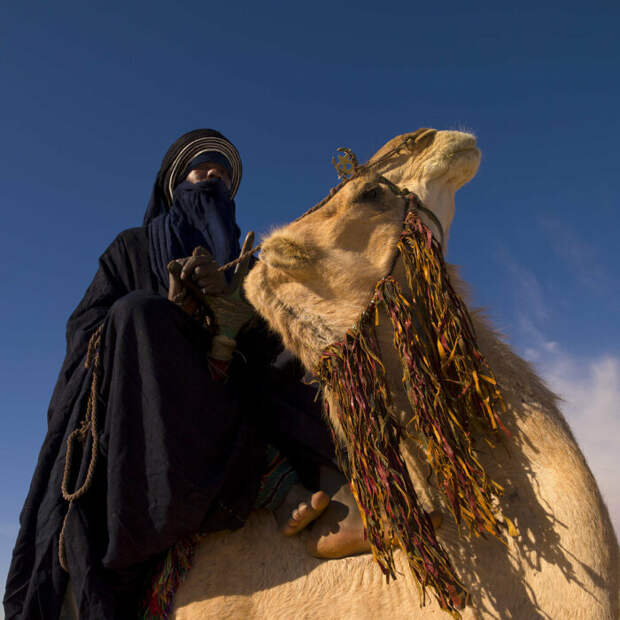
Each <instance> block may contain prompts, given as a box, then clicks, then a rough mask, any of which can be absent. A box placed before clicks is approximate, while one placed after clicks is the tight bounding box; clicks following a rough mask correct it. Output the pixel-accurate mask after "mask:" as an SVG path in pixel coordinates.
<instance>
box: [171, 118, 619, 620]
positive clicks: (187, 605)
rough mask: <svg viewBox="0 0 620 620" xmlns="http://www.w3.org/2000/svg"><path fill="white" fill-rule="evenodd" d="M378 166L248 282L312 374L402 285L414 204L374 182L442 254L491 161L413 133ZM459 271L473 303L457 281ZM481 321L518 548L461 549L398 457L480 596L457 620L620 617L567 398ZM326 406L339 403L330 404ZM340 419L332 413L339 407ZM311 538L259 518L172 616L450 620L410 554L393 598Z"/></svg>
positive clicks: (432, 493) (410, 462) (215, 551)
mask: <svg viewBox="0 0 620 620" xmlns="http://www.w3.org/2000/svg"><path fill="white" fill-rule="evenodd" d="M399 145H402V146H401V148H398V147H399ZM395 148H396V151H395V152H392V151H394V149H395ZM391 152H392V154H391V155H390V156H387V154H389V153H391ZM370 162H374V164H375V166H374V168H373V169H372V170H369V171H368V172H367V173H363V174H361V175H359V176H356V177H354V178H353V179H352V180H350V181H349V182H348V183H346V184H345V185H343V187H342V188H341V189H339V191H337V192H336V193H334V194H333V195H332V196H331V197H330V198H329V199H328V200H327V201H326V202H325V204H324V205H323V206H321V207H320V208H319V209H316V210H314V211H312V212H310V213H309V214H308V215H306V216H305V217H303V218H301V219H298V220H296V221H295V222H293V223H292V224H290V225H288V226H284V227H282V228H279V229H277V230H275V231H273V232H272V233H271V234H270V235H269V236H268V237H267V238H266V239H265V241H264V243H263V249H262V253H261V257H260V258H261V259H260V261H259V262H258V263H257V264H256V266H255V267H254V268H253V269H252V270H251V271H250V274H249V276H248V278H247V279H246V284H245V290H246V294H247V297H248V299H249V300H250V302H251V303H252V304H253V305H254V307H255V308H256V309H257V311H258V312H259V313H260V314H261V315H262V316H263V317H265V319H266V320H267V321H268V322H269V324H270V326H271V327H272V328H273V329H274V330H275V331H276V332H278V333H279V334H280V335H281V336H282V338H283V341H284V343H285V345H286V346H287V347H288V348H289V349H291V350H292V351H293V352H294V353H295V354H296V355H297V356H298V357H299V358H300V360H301V361H302V362H303V364H304V365H305V367H306V368H307V369H309V370H312V369H313V368H314V367H315V365H316V363H317V361H318V359H319V356H320V354H321V351H323V349H324V348H325V347H326V346H327V345H329V344H331V343H332V342H335V341H337V340H339V339H341V338H342V337H343V335H344V334H345V332H346V331H347V330H348V329H349V328H350V327H351V326H352V325H353V324H354V323H355V322H356V320H357V319H358V317H359V316H360V314H361V312H362V311H363V310H364V309H365V308H366V306H367V304H368V302H369V300H370V298H371V295H372V293H373V291H374V287H375V284H376V282H377V281H378V280H379V279H380V278H381V277H383V276H385V275H386V274H387V273H389V272H390V271H391V270H392V274H393V276H394V277H395V278H396V279H397V280H398V281H402V278H403V269H402V264H401V262H400V260H399V259H398V258H396V249H395V244H396V240H397V238H398V236H399V234H400V231H401V229H402V221H403V217H404V210H405V206H404V204H405V203H404V201H403V199H402V198H400V197H398V196H397V195H396V194H394V193H393V192H392V191H390V189H389V188H388V187H386V186H385V185H384V184H382V183H380V182H379V177H378V175H382V176H383V177H385V178H387V179H389V181H391V182H392V183H393V184H395V185H396V186H398V187H401V188H407V189H408V190H410V191H412V192H415V194H416V195H417V196H418V197H419V198H420V200H421V201H422V203H423V204H424V205H425V206H426V207H427V208H428V209H430V210H431V211H432V212H433V213H434V214H435V216H436V220H437V221H438V222H439V224H440V226H439V225H438V224H437V221H435V218H431V217H429V216H427V215H426V214H424V213H421V218H422V220H423V221H425V223H426V224H427V225H428V227H429V228H430V229H431V230H432V232H433V234H434V235H436V237H437V238H438V239H441V237H442V232H443V235H444V236H445V239H443V243H444V244H445V242H446V240H447V233H448V231H449V229H450V225H451V223H452V218H453V216H454V209H455V207H454V196H455V193H456V190H457V189H459V188H460V187H461V186H463V185H464V184H465V183H467V182H468V181H470V180H471V179H472V178H473V177H474V176H475V174H476V172H477V169H478V166H479V162H480V151H479V150H478V148H477V145H476V139H475V138H474V136H472V135H470V134H467V133H462V132H457V131H435V130H418V131H417V132H413V133H410V134H404V135H402V136H397V137H396V138H394V139H393V140H391V141H389V142H388V143H387V144H386V145H385V146H384V147H382V148H381V149H380V150H379V151H378V152H377V153H376V154H375V155H374V156H373V158H371V160H370ZM440 228H441V229H443V230H440ZM395 258H396V262H394V261H395ZM449 272H450V278H451V281H452V283H453V285H454V286H455V287H456V288H457V289H458V290H459V291H460V292H461V294H462V295H466V287H465V285H464V283H463V282H462V281H461V280H460V279H459V277H458V274H457V271H456V268H454V267H450V268H449ZM385 318H386V317H385V316H381V318H380V323H379V327H378V328H377V336H378V340H379V344H380V348H381V351H382V353H383V355H384V357H383V361H384V364H385V365H386V368H387V370H388V379H389V389H390V392H391V395H392V401H393V403H394V411H393V416H394V419H395V420H397V421H400V420H402V416H403V415H404V413H403V412H404V409H405V405H404V394H403V388H402V385H401V382H400V377H401V372H400V371H399V367H398V364H399V362H398V360H397V357H396V353H395V351H394V349H393V345H392V335H391V326H390V323H389V321H387V320H385ZM472 320H473V324H474V328H475V331H476V335H477V340H478V345H479V347H480V350H481V351H482V353H483V355H484V356H485V358H486V359H487V361H488V363H489V366H490V367H491V368H492V370H493V372H494V374H495V377H496V378H497V380H498V383H499V384H500V385H501V387H502V391H503V395H504V399H505V401H506V405H507V411H505V412H504V413H503V414H502V421H503V423H504V424H505V426H506V427H507V428H508V430H509V431H510V434H511V437H510V438H509V439H507V440H506V441H505V442H504V446H496V447H495V448H493V449H490V448H489V449H486V450H481V451H480V453H479V458H480V460H481V462H482V464H483V465H484V467H485V469H486V471H487V472H488V473H489V475H490V476H491V478H492V479H494V480H496V481H497V482H498V483H499V484H501V485H502V486H503V488H504V489H505V492H504V495H503V497H502V498H501V500H500V502H499V506H498V508H497V509H498V511H500V512H501V513H502V514H503V515H504V516H505V517H508V518H509V519H510V520H511V521H512V522H513V523H514V524H515V526H516V530H517V531H516V532H513V535H514V536H513V537H507V539H506V541H505V543H502V542H500V541H498V540H496V539H494V538H489V537H487V538H482V537H476V536H473V537H469V536H467V535H461V534H459V532H458V529H457V525H456V523H455V522H454V520H453V518H452V517H451V515H450V513H449V511H448V509H447V508H446V504H445V500H444V498H443V496H442V495H441V494H440V493H439V492H438V491H437V490H436V489H435V488H434V487H433V486H432V485H429V484H428V483H427V472H426V470H425V469H424V468H423V466H422V464H421V463H420V462H419V460H418V457H417V456H416V452H415V450H414V449H413V447H412V446H411V445H410V444H409V443H408V442H407V441H403V443H402V445H401V450H402V452H403V454H404V456H405V459H406V462H407V466H408V469H409V473H410V475H411V478H412V481H413V484H414V487H415V489H416V492H417V493H418V495H419V497H420V499H421V501H422V503H423V504H424V507H425V509H426V510H432V509H438V510H440V511H441V512H442V514H443V516H444V520H443V523H442V525H441V526H440V527H439V529H438V530H437V537H438V539H439V541H440V543H441V544H442V545H443V546H444V548H445V549H446V550H447V552H448V554H449V556H450V558H451V561H452V563H453V565H454V567H455V569H456V571H457V573H458V575H459V576H460V578H461V580H462V581H463V583H464V584H465V585H466V587H467V589H468V591H469V592H470V596H471V598H470V601H469V604H468V606H467V607H466V608H465V609H464V610H463V611H462V616H463V618H519V619H528V620H529V619H533V618H553V619H556V618H557V619H560V618H561V619H564V618H575V619H576V618H583V619H592V620H594V619H596V620H603V619H610V620H611V619H612V618H618V617H619V611H620V609H619V585H620V584H619V557H620V554H619V549H618V543H617V540H616V537H615V534H614V531H613V528H612V525H611V522H610V518H609V514H608V511H607V508H606V506H605V504H604V502H603V500H602V498H601V495H600V492H599V490H598V488H597V485H596V481H595V480H594V478H593V476H592V473H591V472H590V469H589V468H588V465H587V463H586V461H585V458H584V456H583V455H582V453H581V451H580V450H579V447H578V446H577V443H576V442H575V439H574V437H573V435H572V433H571V431H570V428H569V426H568V424H567V423H566V421H565V419H564V418H563V416H562V414H561V413H560V411H559V409H558V399H557V397H556V396H555V395H554V394H553V393H552V392H551V391H550V390H549V389H548V388H547V387H546V386H545V384H544V382H543V381H542V380H541V379H540V378H539V377H538V376H537V375H536V373H535V372H534V370H533V369H532V367H531V366H530V365H529V364H528V363H527V362H525V361H524V360H523V359H521V358H520V357H519V356H518V355H516V354H515V353H514V352H513V351H511V349H510V347H509V346H508V345H507V344H506V342H504V340H503V339H502V338H501V337H500V336H499V335H498V334H497V333H496V332H495V331H494V330H493V328H492V327H491V325H490V324H489V322H488V321H487V319H486V318H485V317H484V315H483V314H482V313H481V312H479V311H472ZM325 397H326V398H327V399H328V402H329V399H330V395H329V393H326V395H325ZM329 405H330V407H329V410H330V412H333V411H334V410H335V409H334V407H335V403H334V402H329ZM334 424H335V426H336V430H337V431H338V425H337V421H334ZM305 535H306V534H305V533H302V534H301V535H300V536H297V537H293V538H284V537H282V536H281V534H279V532H278V531H277V528H276V524H275V521H274V519H273V517H272V516H271V515H270V514H269V513H267V512H264V511H257V512H255V513H253V514H252V515H251V517H250V519H249V520H248V522H247V523H246V525H245V526H244V527H243V528H242V529H240V530H238V531H236V532H232V533H231V532H220V533H216V534H211V535H208V536H206V537H205V538H204V539H203V540H202V542H201V543H200V545H199V548H198V550H197V552H196V556H195V559H194V564H193V567H192V569H191V570H190V572H189V573H188V575H187V578H186V580H185V581H184V583H182V584H181V586H180V587H179V590H178V591H177V594H176V598H175V606H174V613H173V616H174V617H175V618H177V619H179V620H181V619H192V620H193V619H196V618H274V619H276V618H293V617H295V618H322V619H325V620H327V619H341V618H373V619H378V618H390V619H401V618H403V619H404V618H420V619H426V618H439V617H446V613H445V612H444V611H442V610H441V609H440V608H439V606H438V604H437V603H436V601H435V599H434V598H433V596H432V593H429V594H428V595H427V597H426V601H425V605H424V606H421V602H422V601H421V600H420V596H419V594H418V589H417V588H416V583H415V580H414V578H413V577H412V575H411V572H410V570H409V568H408V567H407V565H406V564H405V562H404V561H403V557H402V554H401V552H399V551H397V552H395V556H396V562H397V566H398V574H399V576H398V578H397V579H396V580H395V581H391V582H390V583H386V580H385V578H384V576H383V575H382V573H381V571H380V570H379V567H378V566H377V565H376V564H375V562H374V561H373V559H372V556H371V555H370V554H364V555H359V556H354V557H348V558H345V559H339V560H319V559H316V558H313V557H311V556H309V555H308V554H307V553H306V551H305V548H304V536H305Z"/></svg>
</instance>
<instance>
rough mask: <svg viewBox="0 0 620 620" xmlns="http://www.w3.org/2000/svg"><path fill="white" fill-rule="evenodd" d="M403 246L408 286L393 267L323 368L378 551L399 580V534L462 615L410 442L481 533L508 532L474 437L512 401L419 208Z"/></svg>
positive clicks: (460, 517) (416, 563)
mask: <svg viewBox="0 0 620 620" xmlns="http://www.w3.org/2000/svg"><path fill="white" fill-rule="evenodd" d="M398 248H399V250H400V253H401V256H402V259H403V264H404V267H405V270H406V274H407V281H408V286H409V289H410V291H409V293H408V295H407V296H405V295H404V294H403V292H402V290H401V287H400V286H399V284H398V282H396V281H395V280H394V278H392V277H391V276H388V277H386V278H384V279H383V280H381V281H380V282H379V283H378V284H377V287H376V290H375V293H374V295H373V298H372V300H371V302H370V304H369V306H368V308H367V309H366V310H365V311H364V312H363V314H362V316H361V317H360V319H359V321H358V322H357V324H356V325H355V326H354V327H353V329H351V330H350V331H349V332H348V333H347V334H346V336H345V338H344V340H343V341H342V342H338V343H335V344H332V345H331V346H329V347H328V348H327V349H326V350H325V351H324V352H323V354H322V357H321V360H320V361H319V364H318V365H317V369H316V371H315V373H316V375H317V376H318V377H319V379H320V380H321V383H322V385H323V386H324V387H325V388H326V389H328V390H329V393H330V395H331V396H332V397H333V399H334V401H335V404H336V407H337V411H336V412H335V414H336V417H337V419H338V423H339V425H340V427H341V429H342V432H343V433H344V437H345V441H344V450H343V449H342V447H341V446H339V459H340V462H341V464H342V466H343V469H344V471H345V473H346V475H347V476H348V478H349V480H350V481H351V487H352V489H353V493H354V495H355V499H356V501H357V504H358V506H359V508H360V512H361V515H362V519H363V520H364V525H365V528H366V533H367V536H368V540H369V542H370V545H371V548H372V553H373V557H374V559H375V560H376V561H377V563H378V564H379V566H380V567H381V569H382V570H383V572H384V574H385V575H386V576H387V578H388V580H389V578H390V577H392V578H395V577H396V575H395V566H394V558H393V544H394V543H396V544H398V546H400V547H401V548H402V549H403V551H404V552H405V553H406V555H407V558H408V562H409V566H410V568H411V570H412V572H413V574H414V575H415V577H416V578H417V580H418V583H419V584H420V594H421V600H422V603H423V604H424V597H425V588H426V587H427V586H430V587H431V588H432V589H433V591H434V595H435V597H436V598H437V600H438V602H439V604H440V606H441V607H442V608H443V609H445V610H446V611H449V612H450V613H451V614H452V615H453V616H454V617H455V618H460V614H459V612H458V609H459V608H462V607H463V605H464V603H465V601H466V599H467V597H468V594H467V592H466V591H465V588H464V586H463V584H462V583H461V582H460V581H459V579H458V577H457V576H456V574H455V572H454V569H453V568H452V565H451V562H450V559H449V558H448V556H447V554H446V552H445V550H444V549H443V548H442V547H441V545H440V544H439V543H438V541H437V539H436V537H435V532H434V529H433V526H432V524H431V521H430V518H429V515H428V514H427V513H426V512H425V511H424V510H423V508H422V507H421V505H420V503H419V501H418V498H417V495H416V492H415V490H414V488H413V484H412V482H411V479H410V477H409V474H408V471H407V467H406V465H405V462H404V460H403V458H402V456H401V454H400V450H399V444H400V441H401V439H403V437H405V438H408V439H413V440H414V441H416V442H417V443H418V445H419V446H420V448H421V452H422V454H424V455H425V456H426V460H427V462H428V464H429V465H430V467H431V469H432V472H433V473H434V475H435V483H436V484H437V486H438V488H439V489H441V490H442V491H443V493H444V494H445V496H446V498H447V500H448V504H449V505H450V508H451V510H452V512H453V514H454V517H455V519H456V521H457V523H458V524H461V523H462V522H465V523H466V524H467V526H468V529H469V533H470V534H471V533H472V532H473V533H476V534H477V533H479V532H480V533H481V532H489V533H491V534H493V535H495V536H497V537H501V535H502V533H501V530H500V527H499V523H498V521H497V519H496V518H495V516H494V511H493V508H492V499H493V497H496V496H498V495H500V494H501V492H502V488H501V487H500V486H499V485H498V484H496V483H495V482H493V481H491V480H490V479H489V478H488V477H487V476H486V474H485V472H484V469H483V467H482V465H480V463H479V462H478V460H477V458H476V454H475V450H474V447H473V440H474V439H475V438H478V437H485V438H486V439H487V441H488V442H489V443H491V442H490V440H489V437H491V436H493V435H495V434H497V429H498V428H502V429H503V426H502V425H501V422H500V420H499V417H498V414H497V410H498V409H500V410H502V409H503V408H504V407H505V405H504V402H503V400H502V397H501V394H500V392H499V389H498V387H497V384H496V382H495V380H494V379H493V375H492V373H491V371H490V369H489V368H488V366H487V365H486V362H485V361H484V358H483V357H482V355H481V354H480V352H479V351H478V348H477V346H476V342H475V337H474V332H473V328H472V325H471V320H470V318H469V315H468V313H467V310H466V308H465V305H464V304H463V302H462V301H461V300H460V298H459V297H458V295H456V293H455V292H454V290H453V289H452V287H451V285H450V283H449V281H448V278H447V274H446V270H445V265H444V263H443V258H442V255H441V249H440V247H439V246H438V244H437V242H436V241H435V240H434V239H433V237H432V235H431V233H430V231H429V230H428V228H427V227H426V226H424V224H423V223H422V222H421V221H420V219H419V217H418V216H417V214H415V213H414V212H410V213H409V214H408V215H407V218H406V219H405V225H404V229H403V232H402V235H401V239H400V242H399V244H398ZM380 305H381V306H383V307H384V308H385V309H386V311H387V314H388V316H389V317H390V320H391V323H392V326H393V329H394V346H395V348H396V350H397V351H398V353H399V356H400V359H401V364H402V369H403V377H402V379H403V384H404V386H405V389H406V391H407V396H408V399H409V403H410V405H411V416H410V418H409V420H408V421H407V423H406V425H405V427H404V428H402V429H401V428H399V427H398V426H397V425H396V424H394V422H393V420H392V418H391V415H390V412H391V402H390V395H389V391H388V387H387V381H386V376H385V368H384V366H383V363H382V361H381V358H380V352H379V347H378V344H377V340H376V333H375V328H376V325H377V324H378V321H379V306H380ZM324 403H325V407H326V409H327V408H328V404H327V400H326V399H324ZM327 413H329V412H328V411H327ZM327 419H330V417H329V415H328V416H327ZM504 430H505V429H504ZM506 432H507V431H506ZM336 443H337V444H338V443H339V442H338V441H336Z"/></svg>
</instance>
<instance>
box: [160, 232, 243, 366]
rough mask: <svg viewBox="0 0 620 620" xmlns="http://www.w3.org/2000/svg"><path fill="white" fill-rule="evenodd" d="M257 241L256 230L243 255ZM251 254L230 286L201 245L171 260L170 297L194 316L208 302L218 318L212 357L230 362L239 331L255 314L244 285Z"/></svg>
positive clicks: (213, 313) (213, 314) (214, 317)
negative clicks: (187, 253) (246, 295)
mask: <svg viewBox="0 0 620 620" xmlns="http://www.w3.org/2000/svg"><path fill="white" fill-rule="evenodd" d="M253 243H254V233H253V232H250V233H248V234H247V236H246V238H245V241H244V243H243V247H242V249H241V255H244V254H246V252H249V250H250V249H251V248H252V244H253ZM250 260H251V255H250V254H249V253H248V255H247V256H245V258H244V259H243V260H242V261H240V262H239V263H238V264H237V266H236V268H235V272H234V275H233V278H232V282H231V283H230V285H228V284H227V282H226V278H225V276H224V274H223V273H222V272H221V271H219V270H218V264H217V263H216V262H215V261H214V260H213V257H212V256H211V255H210V254H209V253H208V252H207V250H205V249H204V248H201V247H197V248H196V249H195V250H194V253H193V255H192V256H189V257H187V258H180V259H177V260H173V261H170V263H169V264H168V272H169V273H170V286H169V289H168V299H169V300H170V301H173V302H174V303H176V304H178V305H179V306H180V307H181V308H182V309H183V310H185V312H187V313H188V314H190V315H193V314H194V313H195V312H196V310H197V309H198V308H199V306H200V302H202V303H204V304H206V305H208V307H209V309H210V311H211V313H212V317H213V319H214V320H215V326H216V328H217V334H216V335H215V337H214V339H213V347H212V350H211V356H212V357H213V358H215V359H218V360H223V361H228V360H230V358H231V356H232V352H233V351H234V349H235V345H236V342H235V340H236V337H237V333H238V332H239V330H240V329H241V327H242V326H243V325H244V324H245V323H247V322H248V321H249V320H250V319H251V318H252V317H253V316H254V313H255V312H254V308H253V307H252V306H251V305H250V304H249V303H248V302H247V300H246V299H245V297H244V295H243V290H242V285H243V280H244V279H245V276H246V275H247V273H248V269H249V266H250Z"/></svg>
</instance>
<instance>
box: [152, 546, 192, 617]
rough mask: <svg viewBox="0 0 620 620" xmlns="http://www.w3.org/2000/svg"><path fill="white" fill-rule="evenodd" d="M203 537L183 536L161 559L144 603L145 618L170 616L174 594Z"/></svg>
mask: <svg viewBox="0 0 620 620" xmlns="http://www.w3.org/2000/svg"><path fill="white" fill-rule="evenodd" d="M201 538H202V535H201V534H192V535H190V536H186V537H185V538H182V539H181V540H180V541H179V542H177V543H176V544H175V545H174V546H173V547H171V548H170V550H169V551H168V553H166V555H165V557H164V558H163V559H162V560H161V561H160V563H159V565H158V567H157V569H156V570H155V572H154V576H153V580H152V582H151V585H150V588H149V591H148V595H147V599H146V601H145V604H144V612H143V614H142V619H143V620H162V619H165V618H168V616H169V615H170V612H171V611H172V605H173V602H174V596H175V594H176V592H177V590H178V588H179V586H180V585H181V583H183V580H184V579H185V577H186V575H187V573H188V572H189V569H190V568H191V567H192V562H193V560H194V554H195V553H196V548H197V547H198V543H199V542H200V539H201Z"/></svg>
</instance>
